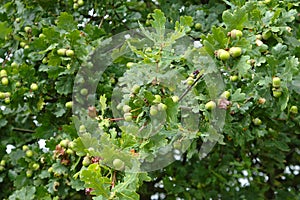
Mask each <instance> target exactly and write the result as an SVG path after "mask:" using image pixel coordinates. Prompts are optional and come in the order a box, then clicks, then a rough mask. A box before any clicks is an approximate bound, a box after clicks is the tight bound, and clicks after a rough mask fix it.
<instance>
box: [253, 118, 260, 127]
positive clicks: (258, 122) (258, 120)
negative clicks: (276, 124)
mask: <svg viewBox="0 0 300 200" xmlns="http://www.w3.org/2000/svg"><path fill="white" fill-rule="evenodd" d="M252 121H253V124H254V125H256V126H259V125H261V124H262V121H261V119H259V118H255V119H253V120H252Z"/></svg>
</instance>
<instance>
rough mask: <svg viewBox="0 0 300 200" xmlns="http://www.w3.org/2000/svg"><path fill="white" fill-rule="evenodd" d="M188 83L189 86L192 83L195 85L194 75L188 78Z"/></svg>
mask: <svg viewBox="0 0 300 200" xmlns="http://www.w3.org/2000/svg"><path fill="white" fill-rule="evenodd" d="M186 83H187V84H188V85H189V86H191V85H193V83H194V79H193V78H192V77H188V78H187V80H186Z"/></svg>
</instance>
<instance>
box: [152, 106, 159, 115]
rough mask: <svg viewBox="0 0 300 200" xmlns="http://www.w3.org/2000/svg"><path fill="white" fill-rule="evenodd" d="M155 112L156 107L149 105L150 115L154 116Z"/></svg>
mask: <svg viewBox="0 0 300 200" xmlns="http://www.w3.org/2000/svg"><path fill="white" fill-rule="evenodd" d="M157 113H158V110H157V107H156V106H151V107H150V115H152V116H155V115H157Z"/></svg>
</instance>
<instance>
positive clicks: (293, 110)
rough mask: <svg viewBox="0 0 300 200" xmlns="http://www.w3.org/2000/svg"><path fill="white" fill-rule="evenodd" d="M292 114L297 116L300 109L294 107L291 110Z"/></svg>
mask: <svg viewBox="0 0 300 200" xmlns="http://www.w3.org/2000/svg"><path fill="white" fill-rule="evenodd" d="M290 112H291V113H293V114H297V113H298V107H297V106H292V107H291V108H290Z"/></svg>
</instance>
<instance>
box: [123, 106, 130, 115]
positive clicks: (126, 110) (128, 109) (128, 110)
mask: <svg viewBox="0 0 300 200" xmlns="http://www.w3.org/2000/svg"><path fill="white" fill-rule="evenodd" d="M130 111H131V107H130V106H128V105H124V106H123V112H124V113H129V112H130Z"/></svg>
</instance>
